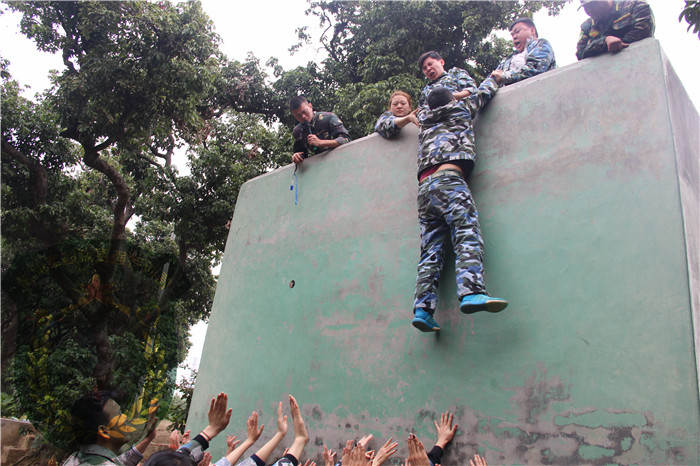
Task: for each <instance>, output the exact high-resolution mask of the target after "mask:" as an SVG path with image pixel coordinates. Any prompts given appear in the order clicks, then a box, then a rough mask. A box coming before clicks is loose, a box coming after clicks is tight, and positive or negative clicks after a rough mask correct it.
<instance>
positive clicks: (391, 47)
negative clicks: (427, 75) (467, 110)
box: [274, 0, 566, 138]
mask: <svg viewBox="0 0 700 466" xmlns="http://www.w3.org/2000/svg"><path fill="white" fill-rule="evenodd" d="M565 3H566V2H560V1H528V2H524V1H509V2H503V1H479V2H474V1H471V2H450V1H423V0H421V1H413V0H410V1H409V0H402V1H393V2H384V1H358V2H344V1H325V0H320V1H310V7H309V9H308V10H307V15H311V16H315V17H317V18H318V21H319V24H320V26H321V28H322V29H323V33H322V34H321V36H320V38H319V40H320V42H321V44H322V45H323V47H324V48H325V51H326V52H327V54H328V58H327V59H325V60H324V61H323V63H322V65H321V66H317V65H315V64H311V63H310V64H309V65H308V66H307V67H306V68H297V69H295V70H291V71H288V72H286V73H281V74H280V77H279V79H278V81H277V82H275V84H274V87H275V89H276V90H277V91H278V92H279V93H280V94H282V95H284V96H285V97H286V98H287V100H288V99H289V98H291V97H292V96H294V95H296V94H298V93H299V94H304V95H306V96H307V98H308V99H309V100H310V101H311V102H312V103H313V104H314V108H315V109H316V110H332V111H334V112H335V113H337V114H338V116H339V117H340V119H341V120H342V121H343V123H344V124H345V126H346V128H348V130H349V131H350V134H351V135H352V136H353V138H357V137H360V136H364V135H366V134H368V133H370V132H372V131H373V129H374V123H375V122H376V119H377V117H378V116H379V114H380V113H381V112H382V111H384V108H385V107H386V106H387V105H388V98H389V95H390V94H391V93H392V92H393V91H395V90H399V89H400V90H404V91H406V92H408V93H409V94H411V95H416V94H417V93H418V92H419V91H420V89H421V88H422V86H423V85H424V84H425V81H424V78H423V75H422V73H421V71H420V70H419V69H418V65H417V61H418V57H419V56H420V54H421V53H423V52H426V51H428V50H436V51H438V52H440V54H441V55H442V57H443V58H444V59H445V68H446V69H449V68H452V67H459V68H464V69H466V70H467V71H468V72H469V73H470V74H471V75H472V76H473V77H474V78H475V79H476V80H477V81H481V80H483V79H484V78H485V77H486V76H487V75H488V74H489V73H490V72H491V71H492V70H493V69H495V68H496V66H497V65H498V63H499V62H500V60H501V59H502V58H503V57H504V56H505V55H507V54H508V53H509V52H510V48H511V45H510V42H508V41H505V40H503V39H499V38H496V37H495V36H494V35H493V32H494V30H498V29H506V28H507V27H508V25H509V24H510V22H511V21H512V20H514V19H516V18H517V17H520V16H532V14H534V13H535V12H537V11H539V10H540V9H542V8H547V9H548V10H549V12H550V13H551V14H556V13H557V12H558V11H560V10H561V8H563V6H564V4H565ZM297 32H298V36H299V43H297V44H296V45H295V46H293V47H292V50H296V49H298V48H300V47H301V46H302V45H303V44H304V43H308V42H309V41H310V39H311V37H310V36H309V34H308V32H307V29H306V28H305V27H301V28H299V29H298V30H297ZM411 78H413V79H411ZM380 110H381V111H380ZM378 111H379V113H377V112H378ZM287 113H288V112H287ZM279 116H280V120H282V121H283V122H284V123H285V124H289V125H291V124H293V120H290V119H289V118H288V117H285V116H283V115H279Z"/></svg>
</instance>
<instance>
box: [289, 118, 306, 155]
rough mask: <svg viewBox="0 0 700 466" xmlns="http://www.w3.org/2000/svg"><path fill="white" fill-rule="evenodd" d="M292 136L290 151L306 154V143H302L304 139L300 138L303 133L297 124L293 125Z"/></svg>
mask: <svg viewBox="0 0 700 466" xmlns="http://www.w3.org/2000/svg"><path fill="white" fill-rule="evenodd" d="M292 137H293V138H294V145H293V146H292V153H293V154H296V153H297V152H301V153H302V154H304V155H307V154H308V153H309V151H308V149H307V148H306V145H304V141H303V140H302V137H303V134H302V131H301V126H299V125H297V126H295V127H294V129H293V130H292Z"/></svg>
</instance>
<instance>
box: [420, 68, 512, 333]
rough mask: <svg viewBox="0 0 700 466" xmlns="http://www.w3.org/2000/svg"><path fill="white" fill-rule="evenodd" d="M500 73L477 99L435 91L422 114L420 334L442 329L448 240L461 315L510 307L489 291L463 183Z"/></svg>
mask: <svg viewBox="0 0 700 466" xmlns="http://www.w3.org/2000/svg"><path fill="white" fill-rule="evenodd" d="M502 73H503V72H502V71H500V70H494V71H493V72H492V73H491V76H490V77H489V78H487V79H486V80H484V82H483V83H481V85H480V86H479V88H478V89H477V90H476V91H475V92H474V93H473V95H469V96H468V97H467V98H466V99H463V100H461V101H457V100H456V98H455V93H454V92H453V91H452V89H449V88H446V87H437V88H433V89H432V90H431V91H430V92H429V93H428V96H427V99H426V100H427V104H428V107H429V109H427V110H424V109H422V108H421V109H419V111H418V121H419V122H420V132H419V153H418V180H419V184H418V220H419V223H420V229H421V253H420V260H419V262H418V273H417V278H416V291H415V299H414V305H413V312H414V318H413V321H412V322H411V323H412V325H413V326H414V327H416V328H417V329H418V330H420V331H422V332H434V331H437V330H440V326H439V325H438V324H437V322H435V319H434V318H433V315H434V313H435V310H436V308H437V301H438V296H437V290H438V284H439V282H440V274H441V272H442V266H443V260H444V255H445V243H446V240H447V236H448V235H449V236H450V237H451V239H452V245H453V246H452V247H453V249H454V252H455V268H456V273H455V275H456V278H457V293H458V295H459V298H460V300H461V304H460V310H461V311H462V312H463V313H465V314H471V313H474V312H478V311H489V312H499V311H501V310H503V309H505V307H506V306H507V305H508V302H507V301H506V300H504V299H501V298H495V297H491V296H489V295H488V294H487V292H486V285H485V283H484V275H483V262H482V260H483V259H482V257H483V240H482V237H481V231H480V228H479V220H478V213H477V210H476V207H475V206H474V201H473V198H472V195H471V192H470V190H469V187H468V186H467V183H466V181H465V180H466V177H467V176H468V175H469V173H470V172H471V170H472V168H473V166H474V160H475V158H476V146H475V140H474V131H473V128H472V127H473V119H474V117H475V116H476V113H477V111H478V110H479V109H480V108H482V107H483V106H485V105H486V104H487V103H488V102H489V101H490V100H491V97H492V96H493V95H494V94H496V91H498V84H499V82H500V78H501V75H502Z"/></svg>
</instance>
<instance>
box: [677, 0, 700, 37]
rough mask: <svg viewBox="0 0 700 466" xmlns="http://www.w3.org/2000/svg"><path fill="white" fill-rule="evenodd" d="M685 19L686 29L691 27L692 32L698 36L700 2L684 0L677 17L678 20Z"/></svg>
mask: <svg viewBox="0 0 700 466" xmlns="http://www.w3.org/2000/svg"><path fill="white" fill-rule="evenodd" d="M684 18H685V21H686V22H687V23H688V31H690V29H691V28H692V29H693V34H697V35H698V38H700V2H698V1H697V0H685V7H684V8H683V11H681V15H680V16H679V17H678V21H682V20H683V19H684Z"/></svg>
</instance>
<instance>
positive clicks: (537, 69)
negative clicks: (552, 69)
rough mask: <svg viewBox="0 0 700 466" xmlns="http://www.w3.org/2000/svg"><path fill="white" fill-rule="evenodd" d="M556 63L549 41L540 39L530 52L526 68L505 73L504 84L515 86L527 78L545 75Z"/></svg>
mask: <svg viewBox="0 0 700 466" xmlns="http://www.w3.org/2000/svg"><path fill="white" fill-rule="evenodd" d="M553 61H554V50H552V46H551V45H550V43H549V41H548V40H547V39H540V40H539V42H538V43H537V45H536V46H535V47H534V48H533V49H532V50H531V51H530V53H529V54H528V56H527V60H526V61H525V66H523V67H522V68H520V69H519V70H513V71H506V72H504V73H503V83H504V84H513V83H517V82H518V81H521V80H523V79H526V78H531V77H532V76H535V75H538V74H541V73H544V72H545V71H547V70H548V69H549V66H550V65H551V64H552V62H553Z"/></svg>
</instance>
